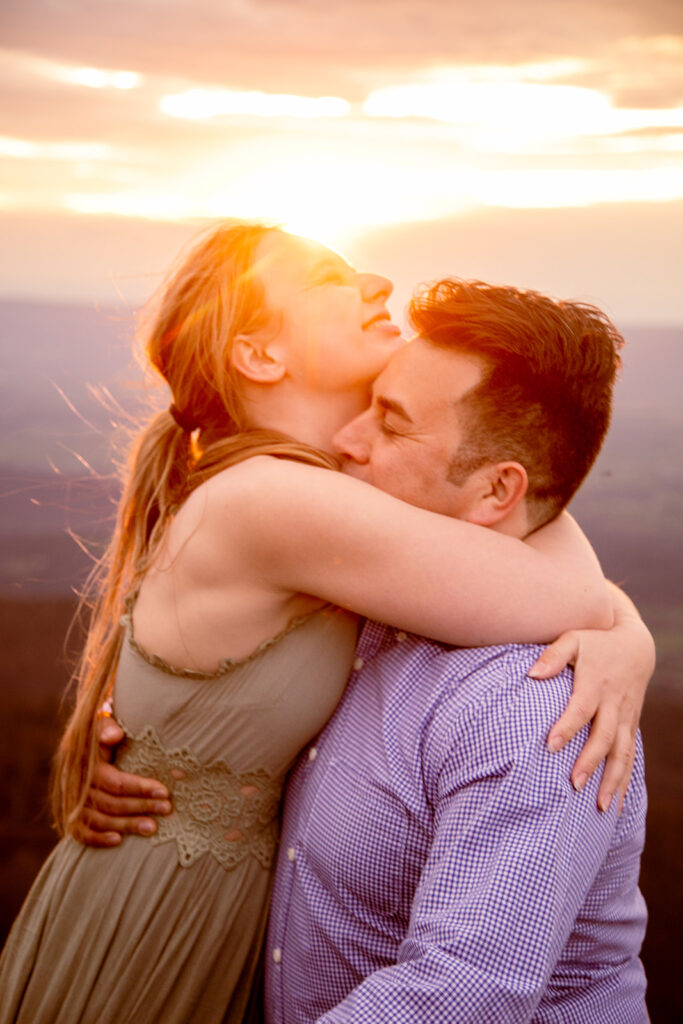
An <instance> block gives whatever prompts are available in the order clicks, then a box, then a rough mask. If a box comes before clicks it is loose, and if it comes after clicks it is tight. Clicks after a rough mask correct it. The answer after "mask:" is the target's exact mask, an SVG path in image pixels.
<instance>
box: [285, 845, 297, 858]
mask: <svg viewBox="0 0 683 1024" xmlns="http://www.w3.org/2000/svg"><path fill="white" fill-rule="evenodd" d="M287 857H288V858H289V860H291V861H295V860H296V850H295V849H294V847H293V846H290V848H289V849H288V850H287Z"/></svg>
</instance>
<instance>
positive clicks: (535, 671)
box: [527, 661, 545, 679]
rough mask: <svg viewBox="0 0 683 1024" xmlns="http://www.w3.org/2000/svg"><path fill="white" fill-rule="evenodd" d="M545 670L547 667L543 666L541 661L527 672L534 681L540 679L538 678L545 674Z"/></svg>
mask: <svg viewBox="0 0 683 1024" xmlns="http://www.w3.org/2000/svg"><path fill="white" fill-rule="evenodd" d="M544 668H545V665H544V664H543V662H542V661H539V662H537V663H536V664H535V665H532V666H531V668H530V669H529V671H528V672H527V675H528V676H531V678H532V679H538V677H539V676H540V675H541V673H542V672H543V670H544Z"/></svg>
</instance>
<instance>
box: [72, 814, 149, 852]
mask: <svg viewBox="0 0 683 1024" xmlns="http://www.w3.org/2000/svg"><path fill="white" fill-rule="evenodd" d="M156 830H157V823H156V821H154V819H152V818H139V817H138V818H135V817H133V818H126V817H116V816H112V815H108V814H101V813H100V812H99V811H98V810H97V809H96V808H94V807H84V808H83V811H82V813H81V816H80V819H79V821H78V825H77V827H76V829H74V836H75V837H76V839H80V841H81V842H83V843H85V844H86V845H87V846H118V845H119V844H120V842H121V840H122V837H123V836H124V835H131V836H132V835H140V836H151V835H153V833H154V832H156Z"/></svg>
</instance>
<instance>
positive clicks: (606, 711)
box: [529, 584, 655, 811]
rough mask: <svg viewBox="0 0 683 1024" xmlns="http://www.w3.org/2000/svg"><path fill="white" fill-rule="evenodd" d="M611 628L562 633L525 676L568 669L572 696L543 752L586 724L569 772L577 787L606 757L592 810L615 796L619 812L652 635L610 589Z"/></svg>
mask: <svg viewBox="0 0 683 1024" xmlns="http://www.w3.org/2000/svg"><path fill="white" fill-rule="evenodd" d="M610 587H611V592H612V595H613V600H614V615H615V624H614V626H613V627H612V629H610V630H574V631H572V632H569V633H564V634H563V635H562V636H561V637H560V638H559V639H558V640H556V641H555V643H554V644H551V645H550V647H548V648H547V649H546V651H544V653H543V654H542V655H541V657H540V658H539V659H538V661H537V662H536V664H535V665H534V666H533V667H532V669H531V671H530V672H529V675H531V676H533V677H534V679H549V678H550V677H551V676H554V675H556V674H557V673H558V672H560V671H561V670H562V669H563V668H564V667H565V666H566V665H574V666H575V672H574V692H573V694H572V697H571V699H570V701H569V703H568V704H567V707H566V708H565V711H564V714H563V715H562V717H561V718H559V719H558V721H557V722H555V724H554V726H553V727H552V729H551V730H550V733H549V734H548V748H549V749H550V750H561V749H562V747H563V746H565V744H566V743H568V742H569V740H570V739H572V737H573V736H575V735H576V733H577V732H578V731H579V729H581V728H583V726H584V725H586V723H587V722H590V721H592V722H593V726H592V728H591V732H590V736H589V738H588V740H587V741H586V744H585V746H584V748H583V750H582V751H581V753H580V754H579V757H578V758H577V760H576V763H575V764H574V767H573V769H572V775H571V779H572V784H573V785H574V787H575V788H576V789H582V788H583V786H584V785H585V784H586V782H587V781H588V779H589V778H590V776H591V775H592V774H593V772H594V771H595V769H596V768H597V767H598V765H599V764H600V762H601V761H602V760H603V758H604V757H605V756H606V757H607V760H606V762H605V770H604V772H603V776H602V782H601V784H600V789H599V791H598V807H599V808H600V810H601V811H606V810H607V809H608V808H609V806H610V804H611V802H612V799H613V797H614V795H615V793H617V792H618V793H619V809H620V810H621V807H622V806H623V803H624V798H625V796H626V790H627V789H628V784H629V782H630V781H631V772H632V770H633V758H634V756H635V735H636V730H637V729H638V723H639V721H640V713H641V710H642V707H643V701H644V699H645V691H646V689H647V684H648V682H649V681H650V678H651V676H652V673H653V671H654V666H655V647H654V641H653V639H652V636H651V634H650V632H649V630H648V629H647V627H646V626H645V624H644V622H643V620H642V619H641V618H640V615H639V614H638V611H637V609H636V608H635V606H634V605H633V603H632V602H631V601H630V600H629V598H627V597H626V595H625V594H624V593H623V592H622V591H621V590H619V589H618V588H617V587H615V586H614V585H613V584H611V585H610Z"/></svg>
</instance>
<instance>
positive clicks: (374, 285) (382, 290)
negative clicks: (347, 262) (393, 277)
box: [358, 274, 394, 302]
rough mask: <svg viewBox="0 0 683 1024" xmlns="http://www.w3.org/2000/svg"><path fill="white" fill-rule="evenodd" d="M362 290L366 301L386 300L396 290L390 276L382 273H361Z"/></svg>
mask: <svg viewBox="0 0 683 1024" xmlns="http://www.w3.org/2000/svg"><path fill="white" fill-rule="evenodd" d="M358 277H359V280H360V291H361V295H362V296H363V299H364V300H365V302H377V301H380V302H386V300H387V299H388V298H389V296H390V295H391V293H392V292H393V290H394V286H393V284H392V283H391V281H390V280H389V278H388V277H382V276H381V274H359V275H358Z"/></svg>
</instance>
